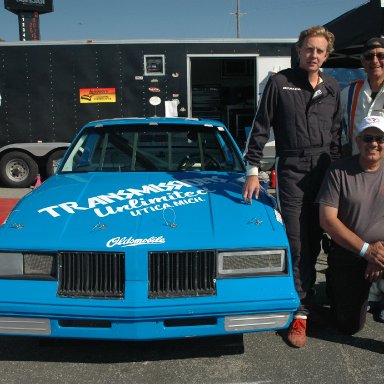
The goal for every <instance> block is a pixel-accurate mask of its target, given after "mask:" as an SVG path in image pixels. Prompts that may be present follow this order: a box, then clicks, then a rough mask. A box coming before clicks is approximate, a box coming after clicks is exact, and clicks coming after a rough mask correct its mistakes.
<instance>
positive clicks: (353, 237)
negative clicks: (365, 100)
mask: <svg viewBox="0 0 384 384" xmlns="http://www.w3.org/2000/svg"><path fill="white" fill-rule="evenodd" d="M356 144H357V146H358V148H359V155H356V156H353V157H349V158H344V159H342V160H339V161H336V162H335V163H333V164H332V165H331V167H330V168H329V170H328V173H327V175H326V177H325V179H324V182H323V184H322V187H321V189H320V191H319V194H318V196H317V199H316V202H317V203H319V206H320V225H321V227H322V228H323V229H324V230H325V231H326V232H327V233H328V234H329V236H330V237H331V239H332V246H331V249H330V251H329V254H328V270H327V274H326V277H327V293H328V295H329V299H330V304H331V310H332V311H333V314H334V316H335V317H336V321H337V324H338V326H339V327H340V328H341V329H342V330H343V331H344V332H346V333H348V334H353V333H356V332H357V331H359V330H360V329H362V328H363V326H364V323H365V316H366V310H367V303H368V293H369V288H370V285H371V283H372V282H373V281H378V280H379V279H382V278H383V277H384V118H383V117H379V116H369V117H366V118H365V119H363V121H362V123H361V125H360V127H359V128H358V130H357V137H356Z"/></svg>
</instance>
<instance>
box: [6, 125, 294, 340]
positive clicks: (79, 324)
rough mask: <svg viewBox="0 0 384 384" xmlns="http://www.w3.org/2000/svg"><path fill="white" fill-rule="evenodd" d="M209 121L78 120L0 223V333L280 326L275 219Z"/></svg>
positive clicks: (284, 265)
mask: <svg viewBox="0 0 384 384" xmlns="http://www.w3.org/2000/svg"><path fill="white" fill-rule="evenodd" d="M243 181H244V164H243V160H242V158H241V153H240V152H239V149H238V148H237V146H236V144H235V143H234V141H233V139H232V138H231V136H230V134H229V133H228V131H227V129H226V128H225V127H224V126H223V125H222V124H221V123H219V122H217V121H211V120H198V119H181V118H145V119H139V118H129V119H110V120H103V121H96V122H92V123H89V124H87V125H86V126H84V127H83V128H82V130H81V131H80V132H79V134H78V135H77V137H76V138H75V140H74V141H73V143H72V144H71V146H70V148H69V149H68V151H67V153H66V154H65V156H64V158H63V160H62V161H61V164H60V165H59V167H58V171H57V173H56V174H55V175H54V176H52V177H50V178H49V179H48V180H46V181H45V182H44V183H43V184H42V185H41V186H40V187H39V188H37V189H35V190H34V191H33V192H31V193H30V194H28V195H27V196H25V197H24V198H23V199H22V200H20V202H19V203H18V204H17V206H16V207H15V208H14V210H13V211H12V212H11V214H10V215H9V217H8V219H7V220H6V222H5V223H4V224H3V225H2V226H0V323H1V327H0V334H2V335H4V334H8V335H30V336H43V337H70V338H94V339H126V340H145V339H147V340H150V339H167V338H182V337H191V336H211V335H225V334H234V333H244V332H251V331H265V330H273V329H281V328H286V327H287V326H288V325H289V323H290V321H291V318H292V314H293V312H294V311H295V310H296V309H297V307H298V305H299V299H298V296H297V293H296V291H295V288H294V282H293V278H292V266H291V259H290V251H289V246H288V240H287V237H286V233H285V228H284V225H283V222H282V219H281V216H280V213H279V212H278V211H277V209H276V207H275V204H274V199H273V197H272V196H271V195H269V194H268V193H267V192H266V191H262V193H261V194H260V197H259V199H258V200H257V201H254V202H253V203H252V204H245V203H244V202H243V199H242V195H241V191H242V184H243Z"/></svg>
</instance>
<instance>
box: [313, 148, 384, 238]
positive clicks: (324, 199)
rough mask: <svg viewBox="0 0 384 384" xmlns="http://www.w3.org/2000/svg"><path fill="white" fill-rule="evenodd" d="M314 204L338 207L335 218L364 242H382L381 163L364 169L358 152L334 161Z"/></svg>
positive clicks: (383, 181) (383, 193)
mask: <svg viewBox="0 0 384 384" xmlns="http://www.w3.org/2000/svg"><path fill="white" fill-rule="evenodd" d="M316 203H319V204H324V205H328V206H331V207H335V208H338V218H339V219H340V220H341V221H342V222H343V224H344V225H346V226H347V227H348V228H349V229H350V230H351V231H352V232H354V233H355V234H356V235H358V236H359V237H360V238H361V239H363V240H364V241H367V242H368V243H373V242H375V241H384V162H383V163H382V164H381V167H380V169H379V170H377V171H375V172H367V171H364V170H363V169H362V168H361V166H360V164H359V156H358V155H356V156H353V157H349V158H345V159H341V160H338V161H335V162H334V163H333V164H332V165H331V166H330V167H329V169H328V172H327V174H326V175H325V178H324V181H323V184H322V186H321V188H320V191H319V193H318V195H317V198H316Z"/></svg>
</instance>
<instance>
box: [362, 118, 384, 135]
mask: <svg viewBox="0 0 384 384" xmlns="http://www.w3.org/2000/svg"><path fill="white" fill-rule="evenodd" d="M367 128H377V129H380V131H381V132H384V117H382V116H367V117H365V118H364V119H363V121H362V122H361V124H360V125H359V127H358V128H357V134H360V133H361V132H363V131H364V130H365V129H367Z"/></svg>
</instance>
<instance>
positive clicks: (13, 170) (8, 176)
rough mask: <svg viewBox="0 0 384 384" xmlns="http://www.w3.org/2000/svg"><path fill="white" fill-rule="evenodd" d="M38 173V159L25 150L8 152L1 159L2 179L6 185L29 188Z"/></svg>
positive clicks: (0, 172) (0, 175)
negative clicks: (34, 158)
mask: <svg viewBox="0 0 384 384" xmlns="http://www.w3.org/2000/svg"><path fill="white" fill-rule="evenodd" d="M38 173H39V167H38V165H37V163H36V161H35V160H33V158H32V157H31V156H29V155H27V154H26V153H24V152H18V151H14V152H8V153H6V154H5V155H4V156H3V157H2V158H1V159H0V179H1V181H2V183H3V184H4V185H5V186H6V187H11V188H28V187H30V186H31V185H32V184H33V183H34V182H35V180H36V177H37V174H38Z"/></svg>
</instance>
